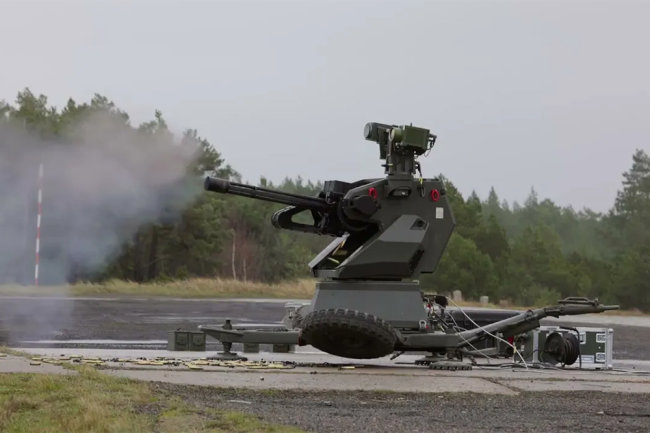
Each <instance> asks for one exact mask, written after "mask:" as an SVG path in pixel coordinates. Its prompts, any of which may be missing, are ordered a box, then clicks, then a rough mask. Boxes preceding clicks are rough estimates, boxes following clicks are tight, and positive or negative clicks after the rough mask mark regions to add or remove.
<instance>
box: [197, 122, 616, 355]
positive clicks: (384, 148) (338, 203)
mask: <svg viewBox="0 0 650 433" xmlns="http://www.w3.org/2000/svg"><path fill="white" fill-rule="evenodd" d="M364 137H365V138H366V139H367V140H370V141H374V142H376V143H377V144H379V154H380V158H381V159H383V160H384V164H383V167H384V169H385V174H386V176H385V177H383V178H379V179H362V180H359V181H356V182H352V183H348V182H343V181H339V180H330V181H327V182H325V183H324V185H323V190H322V191H321V192H320V193H319V194H318V195H317V196H316V197H310V196H305V195H301V194H290V193H285V192H280V191H275V190H271V189H266V188H260V187H255V186H251V185H245V184H241V183H236V182H230V181H228V180H225V179H215V178H210V177H208V178H206V179H205V189H206V190H208V191H213V192H218V193H225V194H234V195H239V196H244V197H250V198H255V199H259V200H266V201H271V202H275V203H280V204H285V205H287V207H285V208H283V209H281V210H279V211H277V212H275V214H273V216H272V223H273V225H274V226H276V227H278V228H282V229H288V230H296V231H301V232H307V233H315V234H321V235H330V236H334V237H335V239H334V240H333V241H332V242H331V243H330V244H329V245H328V246H327V247H325V249H323V251H321V252H320V253H319V254H318V255H317V256H316V257H315V258H314V259H313V260H312V261H311V262H310V263H309V266H310V268H311V270H312V273H313V275H314V276H315V277H317V278H318V279H319V281H318V282H317V283H316V292H315V295H314V298H313V300H312V302H311V304H310V305H309V306H306V307H304V308H301V309H300V311H299V312H297V313H296V314H298V316H299V317H298V320H296V321H294V324H295V325H296V326H295V328H297V330H291V329H289V330H285V331H283V332H279V333H277V332H253V331H238V330H233V329H232V328H229V329H223V328H221V327H217V328H215V327H212V326H202V327H201V329H202V330H204V331H205V332H206V333H208V334H210V335H212V336H214V337H215V338H218V339H219V340H221V341H222V342H227V343H231V342H252V341H257V342H260V343H262V342H268V343H273V342H277V343H284V344H287V343H299V344H311V345H313V346H314V347H316V348H318V349H321V350H323V351H325V352H328V353H331V354H335V355H340V356H345V357H349V358H375V357H380V356H384V355H387V354H389V353H391V352H393V351H394V350H413V349H415V350H429V351H434V350H436V349H440V348H450V349H457V348H458V347H460V346H462V344H463V341H462V339H460V338H461V337H458V336H452V335H450V334H446V333H441V332H434V330H433V328H432V326H431V325H432V324H435V323H434V322H432V321H431V317H430V315H429V314H428V313H427V311H426V310H425V308H424V307H423V295H422V291H421V290H420V285H419V282H418V281H417V280H418V278H419V276H420V274H422V273H431V272H434V271H435V269H436V267H437V265H438V263H439V261H440V258H441V256H442V253H443V251H444V249H445V247H446V245H447V242H448V240H449V238H450V236H451V233H452V231H453V229H454V226H455V220H454V216H453V214H452V211H451V208H450V207H449V202H448V200H447V196H446V191H445V188H444V184H443V183H442V181H441V180H440V179H437V178H423V177H422V174H421V168H420V164H419V162H418V161H417V158H418V157H419V156H421V155H426V154H428V152H429V151H430V150H431V149H432V148H433V145H434V144H435V140H436V136H435V135H433V134H431V133H430V132H429V130H427V129H424V128H418V127H415V126H412V125H405V126H396V125H388V124H383V123H368V124H367V125H366V126H365V129H364ZM416 174H417V175H418V176H417V177H416ZM303 212H308V213H309V214H310V215H311V218H312V220H313V223H312V224H305V223H303V222H297V221H295V220H294V217H295V216H296V215H298V214H300V213H303ZM584 308H586V310H585V311H586V312H598V311H603V308H604V307H603V306H600V305H599V304H594V305H591V306H588V307H584ZM553 311H554V310H553ZM562 311H564V310H562ZM580 311H582V310H580ZM559 314H566V313H559ZM538 319H539V317H537V316H530V317H529V316H521V317H519V318H518V319H512V320H510V321H508V322H505V321H504V323H503V329H508V330H510V329H513V328H517V329H525V328H526V327H527V326H529V325H531V326H533V325H534V326H538ZM498 323H500V322H498ZM494 325H495V326H493V327H492V328H490V329H491V331H490V332H498V331H499V330H500V329H501V328H500V327H499V325H497V324H494ZM483 337H484V335H483V334H482V333H480V332H476V333H473V334H471V335H468V336H467V337H466V338H467V339H471V340H472V341H474V340H477V339H480V338H483Z"/></svg>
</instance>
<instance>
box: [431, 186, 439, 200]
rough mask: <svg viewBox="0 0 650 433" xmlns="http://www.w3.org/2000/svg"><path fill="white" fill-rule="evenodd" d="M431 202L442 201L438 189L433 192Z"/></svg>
mask: <svg viewBox="0 0 650 433" xmlns="http://www.w3.org/2000/svg"><path fill="white" fill-rule="evenodd" d="M431 200H433V201H438V200H440V191H438V190H437V189H434V190H432V191H431Z"/></svg>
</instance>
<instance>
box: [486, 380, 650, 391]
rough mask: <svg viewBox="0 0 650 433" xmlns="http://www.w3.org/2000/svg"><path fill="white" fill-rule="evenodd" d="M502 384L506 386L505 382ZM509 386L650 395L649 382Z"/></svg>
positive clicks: (519, 382)
mask: <svg viewBox="0 0 650 433" xmlns="http://www.w3.org/2000/svg"><path fill="white" fill-rule="evenodd" d="M499 382H501V381H499ZM502 383H504V384H506V382H505V381H503V382H502ZM507 385H508V386H509V387H513V388H516V389H519V390H521V391H600V392H622V393H635V394H636V393H643V394H650V383H647V382H641V383H640V382H635V383H629V382H611V381H607V382H601V381H597V382H596V381H587V380H582V381H572V380H508V381H507Z"/></svg>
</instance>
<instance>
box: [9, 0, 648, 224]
mask: <svg viewBox="0 0 650 433" xmlns="http://www.w3.org/2000/svg"><path fill="white" fill-rule="evenodd" d="M649 19H650V2H631V1H621V0H619V1H611V2H586V1H581V2H577V1H574V2H570V1H558V2H551V1H546V2H530V1H519V2H488V1H475V2H469V1H467V2H462V1H449V2H434V1H421V2H416V1H405V0H402V1H357V2H350V1H346V2H342V1H341V2H335V1H328V2H326V1H321V2H315V1H314V2H312V1H294V2H273V1H258V2H253V1H232V2H226V1H212V2H190V1H182V2H169V1H167V2H166V1H160V0H159V1H155V2H135V1H131V2H127V1H95V2H94V1H85V2H63V1H59V2H56V1H47V2H46V1H43V2H33V1H20V2H18V1H15V2H14V1H6V0H4V1H3V0H0V26H1V28H2V29H3V32H2V37H0V99H5V100H7V101H13V100H14V98H15V95H16V93H17V92H18V91H19V90H21V89H23V88H24V87H26V86H28V87H30V88H31V89H32V91H33V92H35V93H43V94H46V95H47V96H48V97H49V98H50V102H51V103H53V104H55V105H57V106H61V105H63V104H64V103H65V101H66V99H67V97H70V96H71V97H73V98H75V99H76V100H78V101H87V100H89V99H90V97H91V96H92V95H93V93H95V92H97V93H101V94H103V95H105V96H108V97H109V98H111V99H113V100H114V101H115V102H116V103H117V104H118V105H119V106H120V107H121V108H122V109H124V110H125V111H127V112H128V113H129V114H130V115H131V116H132V118H133V120H134V121H135V122H136V123H139V122H141V121H145V120H149V119H151V118H152V117H153V111H154V110H155V109H160V110H162V112H163V114H164V116H165V118H166V119H167V121H168V122H169V124H170V125H171V127H172V128H173V129H174V130H175V131H181V130H183V129H185V128H197V129H198V130H199V133H200V134H201V135H202V136H204V137H206V138H207V139H208V140H209V141H210V142H211V143H212V144H213V145H214V146H215V147H216V148H217V149H218V150H219V151H220V152H221V153H222V155H223V156H224V157H225V158H226V159H227V161H228V162H229V163H230V164H231V165H233V167H235V168H236V169H237V170H239V171H240V172H241V173H242V174H243V176H244V178H245V179H247V180H249V181H252V182H257V180H258V179H259V177H260V176H266V177H268V178H270V179H271V180H273V181H279V180H281V179H282V178H283V177H284V176H291V177H293V176H297V175H301V176H303V177H305V178H310V179H321V180H325V179H341V180H356V179H361V178H366V177H380V176H382V175H383V171H382V169H381V167H379V160H378V149H377V145H376V144H373V143H370V142H366V141H364V140H363V138H362V131H363V125H364V124H365V123H366V122H367V121H378V122H384V123H397V124H404V123H409V122H413V124H415V125H417V126H423V127H428V128H430V129H431V130H432V132H434V133H435V134H437V135H438V142H437V145H436V148H435V149H434V151H433V152H432V153H431V155H430V156H429V157H428V158H427V159H425V160H423V170H424V172H425V176H427V175H428V176H433V175H436V174H438V173H440V172H442V173H444V174H445V175H446V176H447V177H449V178H450V179H451V180H452V181H453V182H454V183H455V184H456V186H458V187H459V189H460V190H461V192H463V193H464V194H465V195H466V194H468V193H470V192H471V190H472V189H475V190H476V191H477V192H478V194H479V195H480V196H481V197H482V198H485V197H486V196H487V193H488V191H489V188H490V186H494V187H495V188H496V190H497V193H499V196H500V197H501V198H502V199H503V198H505V199H507V200H508V201H510V202H512V201H513V200H517V201H519V202H520V203H521V202H522V201H523V200H524V199H525V197H526V196H527V195H528V192H529V191H530V188H531V186H534V187H535V189H536V190H537V192H538V194H539V196H540V197H550V198H552V199H553V200H554V201H555V202H556V203H559V204H561V205H572V206H574V208H576V209H581V208H582V207H584V206H587V207H590V208H592V209H594V210H598V211H605V210H607V209H609V208H610V207H611V206H612V204H613V201H614V198H615V195H616V191H617V189H619V188H620V186H621V181H622V176H621V174H622V173H623V172H624V171H626V170H628V169H629V167H630V166H631V163H632V154H633V152H634V150H635V149H636V148H642V149H645V150H646V151H648V150H650V55H649V54H648V53H649V52H650V48H649V42H650V26H649V25H648V22H649Z"/></svg>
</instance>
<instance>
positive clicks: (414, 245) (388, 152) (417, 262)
mask: <svg viewBox="0 0 650 433" xmlns="http://www.w3.org/2000/svg"><path fill="white" fill-rule="evenodd" d="M364 135H365V137H366V139H368V140H373V141H376V142H377V143H379V146H380V156H381V158H383V159H385V160H386V163H385V164H384V167H385V169H386V170H385V171H386V174H387V176H386V177H385V178H380V179H363V180H359V181H357V182H352V183H348V182H342V181H339V180H330V181H326V182H325V183H324V185H323V190H322V191H320V193H319V194H318V195H317V196H316V197H310V196H306V195H302V194H291V193H286V192H281V191H275V190H271V189H267V188H260V187H256V186H252V185H246V184H241V183H236V182H230V181H228V180H225V179H215V178H210V177H208V178H206V180H205V189H206V190H208V191H213V192H218V193H225V194H234V195H239V196H244V197H250V198H255V199H258V200H265V201H270V202H274V203H280V204H285V205H288V206H287V207H285V208H284V209H281V210H279V211H277V212H275V213H274V214H273V216H272V217H271V222H272V223H273V225H274V226H275V227H278V228H283V229H288V230H296V231H301V232H307V233H316V234H323V235H330V236H335V237H336V239H335V240H334V241H333V242H332V243H331V244H330V245H329V246H327V247H326V248H325V249H324V250H323V251H322V252H321V253H320V254H318V256H316V257H315V258H314V259H313V260H312V261H311V263H310V264H309V266H310V267H311V269H312V273H313V274H314V276H316V277H319V278H325V279H336V280H358V279H371V280H384V279H389V280H401V279H404V278H410V279H414V278H418V277H419V275H420V273H422V272H426V273H430V272H433V271H434V270H435V268H436V266H437V264H438V262H439V261H440V258H441V256H442V252H443V250H444V249H445V246H446V244H447V241H448V240H449V237H450V236H451V232H452V231H453V228H454V225H455V221H454V217H453V214H452V212H451V208H450V207H449V203H448V201H447V197H446V195H445V188H444V185H443V184H442V182H441V181H440V180H439V179H422V178H419V179H416V178H415V177H414V176H413V175H414V174H415V172H416V170H417V171H419V163H418V162H417V161H416V157H417V156H419V155H421V154H422V153H424V152H426V151H427V150H429V149H431V147H432V146H433V143H434V141H435V136H434V135H432V134H429V131H428V130H426V129H422V128H417V127H413V126H402V127H398V126H391V125H386V124H381V123H369V124H368V125H366V128H365V131H364ZM302 212H309V213H310V214H311V217H312V220H313V224H311V225H309V224H304V223H299V222H296V221H294V217H295V216H296V215H297V214H300V213H302Z"/></svg>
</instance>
